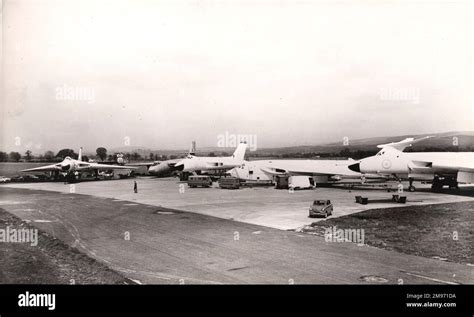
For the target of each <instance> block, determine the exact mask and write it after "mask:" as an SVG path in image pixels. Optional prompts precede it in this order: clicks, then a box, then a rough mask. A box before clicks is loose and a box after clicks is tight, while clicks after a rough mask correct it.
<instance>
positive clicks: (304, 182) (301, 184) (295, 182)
mask: <svg viewBox="0 0 474 317" xmlns="http://www.w3.org/2000/svg"><path fill="white" fill-rule="evenodd" d="M288 188H290V189H311V188H314V181H312V179H311V178H310V177H308V176H290V177H289V178H288Z"/></svg>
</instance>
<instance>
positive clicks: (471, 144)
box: [108, 131, 474, 157]
mask: <svg viewBox="0 0 474 317" xmlns="http://www.w3.org/2000/svg"><path fill="white" fill-rule="evenodd" d="M427 135H430V136H433V138H431V139H428V140H426V141H423V142H421V143H418V144H415V145H413V147H412V148H410V149H409V151H430V150H439V151H442V150H452V149H453V140H454V137H456V138H457V142H458V146H457V147H456V150H463V151H466V150H470V151H474V131H452V132H444V133H431V134H419V135H398V136H388V137H374V138H364V139H355V140H351V139H349V140H348V145H344V144H343V140H341V141H340V142H333V143H327V144H320V145H301V146H289V147H279V148H259V149H257V150H256V151H254V152H250V151H248V152H247V154H248V156H258V157H264V156H265V157H267V156H268V157H272V156H287V155H289V154H297V153H299V154H311V153H312V154H315V155H319V154H322V155H323V156H324V154H337V153H340V152H341V151H347V150H349V151H350V152H355V151H361V152H366V151H367V152H377V151H378V149H377V145H379V144H385V143H390V142H397V141H401V140H403V139H405V138H410V137H414V138H421V137H424V136H427ZM122 152H123V153H126V152H128V153H133V152H137V153H139V154H140V155H141V156H142V157H148V156H149V154H150V153H153V154H159V155H167V156H170V155H184V154H186V153H187V152H188V149H182V150H156V149H149V148H144V147H139V146H125V147H120V148H113V149H110V150H108V153H109V154H112V153H122ZM210 152H213V153H214V154H215V155H221V154H222V153H223V152H224V153H225V154H228V155H230V154H232V153H233V152H234V148H220V147H204V148H199V144H198V145H197V152H196V154H197V155H198V156H199V155H208V154H209V153H210ZM361 154H362V153H361Z"/></svg>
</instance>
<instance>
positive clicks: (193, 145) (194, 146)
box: [188, 141, 196, 155]
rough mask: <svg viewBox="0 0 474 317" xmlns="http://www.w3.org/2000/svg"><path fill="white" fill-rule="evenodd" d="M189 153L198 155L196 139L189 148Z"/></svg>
mask: <svg viewBox="0 0 474 317" xmlns="http://www.w3.org/2000/svg"><path fill="white" fill-rule="evenodd" d="M188 154H189V155H196V141H193V142H192V143H191V147H190V148H189V153H188Z"/></svg>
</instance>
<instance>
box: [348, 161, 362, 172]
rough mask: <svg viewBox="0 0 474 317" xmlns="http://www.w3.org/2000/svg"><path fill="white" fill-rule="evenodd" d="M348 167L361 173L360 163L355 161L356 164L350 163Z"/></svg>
mask: <svg viewBox="0 0 474 317" xmlns="http://www.w3.org/2000/svg"><path fill="white" fill-rule="evenodd" d="M348 167H349V169H350V170H351V171H353V172H357V173H360V163H355V164H352V165H349V166H348Z"/></svg>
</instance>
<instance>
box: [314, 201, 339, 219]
mask: <svg viewBox="0 0 474 317" xmlns="http://www.w3.org/2000/svg"><path fill="white" fill-rule="evenodd" d="M333 209H334V206H333V205H332V204H331V201H330V200H324V199H318V200H315V201H313V204H312V205H311V206H310V207H309V217H310V218H316V217H324V218H327V217H329V216H331V215H332V212H333Z"/></svg>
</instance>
